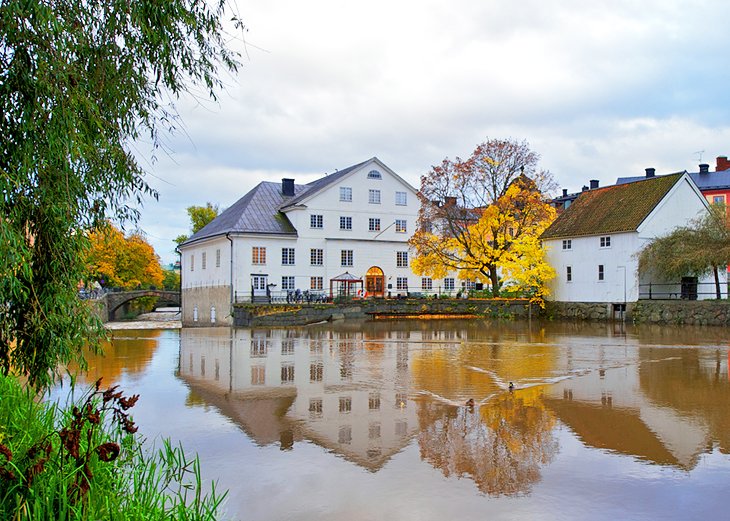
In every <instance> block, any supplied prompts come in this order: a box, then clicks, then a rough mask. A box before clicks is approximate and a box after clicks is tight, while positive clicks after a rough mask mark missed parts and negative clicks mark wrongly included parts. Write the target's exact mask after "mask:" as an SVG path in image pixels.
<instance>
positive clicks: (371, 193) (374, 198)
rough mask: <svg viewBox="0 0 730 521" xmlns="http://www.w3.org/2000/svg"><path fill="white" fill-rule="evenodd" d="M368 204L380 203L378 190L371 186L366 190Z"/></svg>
mask: <svg viewBox="0 0 730 521" xmlns="http://www.w3.org/2000/svg"><path fill="white" fill-rule="evenodd" d="M368 204H380V190H376V189H373V188H371V189H369V190H368Z"/></svg>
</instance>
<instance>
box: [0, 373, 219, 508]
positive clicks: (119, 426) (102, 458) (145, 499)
mask: <svg viewBox="0 0 730 521" xmlns="http://www.w3.org/2000/svg"><path fill="white" fill-rule="evenodd" d="M137 399H138V396H136V395H135V396H124V394H123V393H122V392H121V391H120V390H119V389H118V388H117V387H116V386H114V387H110V388H108V389H106V390H103V391H102V390H101V380H99V381H97V383H96V385H95V386H94V387H93V388H91V389H89V390H88V391H87V392H86V393H85V394H84V396H82V397H81V398H80V399H79V400H77V401H75V402H74V403H72V404H69V405H67V406H63V407H61V406H59V405H57V404H55V403H50V402H44V401H39V400H37V399H36V396H35V395H34V394H33V393H32V392H31V391H30V390H29V389H27V388H25V387H23V386H22V385H21V384H20V383H19V382H18V381H17V380H16V379H15V378H14V377H12V376H4V375H0V519H12V520H18V521H21V520H28V521H30V520H38V519H54V520H87V519H88V520H98V519H108V520H132V519H134V520H138V519H145V520H158V519H159V520H163V519H165V520H169V519H176V520H178V519H179V520H213V519H219V518H220V515H219V510H220V509H221V504H222V501H223V500H224V498H225V496H226V493H222V494H221V493H219V492H218V491H217V490H216V487H215V483H213V484H212V485H211V488H210V490H209V491H207V490H206V488H205V486H204V484H203V483H202V482H201V478H200V462H199V460H198V458H197V457H192V458H191V457H189V456H188V455H186V454H185V452H184V450H183V448H182V447H181V446H179V445H178V446H174V445H173V444H172V443H171V442H170V441H169V440H165V441H163V442H162V444H161V446H160V447H158V448H154V447H151V448H147V447H145V446H144V443H143V442H142V441H141V440H140V438H139V435H138V434H137V433H136V431H137V426H136V425H135V424H134V421H133V420H132V417H131V415H130V410H131V409H132V408H133V407H134V405H135V403H136V401H137Z"/></svg>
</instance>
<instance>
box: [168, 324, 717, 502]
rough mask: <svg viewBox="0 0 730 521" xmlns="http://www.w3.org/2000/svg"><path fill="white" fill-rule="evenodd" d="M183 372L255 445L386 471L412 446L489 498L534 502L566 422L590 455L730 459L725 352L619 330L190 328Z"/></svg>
mask: <svg viewBox="0 0 730 521" xmlns="http://www.w3.org/2000/svg"><path fill="white" fill-rule="evenodd" d="M439 327H441V328H442V329H439ZM660 334H661V335H666V331H664V330H663V331H662V332H660ZM643 343H647V344H648V345H649V347H647V346H643V345H642V344H643ZM651 346H654V347H651ZM708 353H711V354H712V356H709V355H708ZM179 364H180V366H179V375H180V377H181V378H182V379H184V380H185V381H186V382H187V383H188V384H189V386H190V387H191V391H192V392H194V393H195V395H196V396H197V397H199V398H200V399H202V400H204V401H205V402H207V403H209V404H212V405H214V406H216V407H218V408H219V409H220V411H221V412H222V413H223V414H225V415H227V416H228V417H230V418H231V419H232V420H233V421H234V422H236V424H237V425H239V426H240V427H241V428H242V429H243V430H244V431H245V432H246V434H247V435H248V436H249V437H250V438H251V439H252V440H253V441H255V442H256V443H258V444H260V445H270V444H278V446H279V447H280V448H281V449H282V450H292V449H294V448H295V447H296V442H298V441H303V440H306V441H310V442H313V443H316V444H317V445H320V446H321V447H323V448H325V449H327V450H328V451H330V452H332V453H334V454H337V455H339V456H341V457H343V458H345V459H347V460H348V461H351V462H353V463H356V464H357V465H359V466H361V467H363V468H365V469H368V470H370V471H373V472H375V471H378V470H379V469H380V468H382V467H383V465H384V464H385V463H386V462H387V461H388V460H389V459H390V458H391V457H392V456H393V455H395V454H396V453H398V452H399V451H401V450H402V449H403V448H404V447H406V446H407V445H409V444H410V443H411V442H413V441H414V440H415V441H416V442H417V444H418V448H419V450H420V454H421V458H422V459H423V460H424V461H426V462H428V463H429V464H430V465H432V466H433V467H435V468H437V469H439V470H440V471H441V472H442V473H443V474H444V475H445V476H455V477H464V478H468V479H471V480H473V481H474V483H475V484H476V486H477V487H478V489H479V490H480V491H481V492H483V493H485V494H489V495H502V494H507V495H513V494H523V493H527V492H529V491H530V490H531V487H532V486H533V485H534V484H535V483H537V482H538V481H539V480H540V476H541V469H542V468H543V467H544V466H545V465H548V464H549V463H550V462H551V461H553V460H554V458H555V455H556V454H557V452H558V450H559V447H558V441H557V437H556V436H557V435H556V430H555V429H556V426H557V425H564V426H566V427H567V428H568V429H569V431H570V432H572V433H573V434H574V435H575V436H576V437H577V438H578V439H579V440H580V441H581V442H582V443H583V445H584V446H585V447H587V448H596V449H600V450H602V451H609V452H610V453H613V454H616V455H622V456H629V457H631V458H634V459H638V460H641V461H644V462H647V463H651V464H658V465H665V466H672V467H675V468H680V469H686V470H689V469H691V468H693V467H694V466H695V465H696V464H697V462H698V460H699V457H700V455H701V454H703V453H706V452H708V451H711V450H713V447H714V446H716V445H717V446H719V448H720V450H721V451H723V452H727V451H728V448H729V447H730V444H729V443H728V436H729V434H728V433H730V423H729V422H730V414H729V413H728V411H727V408H726V407H724V406H723V405H722V404H727V403H728V400H729V399H730V391H729V390H728V374H727V365H726V364H727V358H726V356H725V351H724V350H723V351H720V350H719V349H718V350H716V353H715V352H713V351H710V350H708V349H702V350H699V349H694V348H688V347H685V348H680V347H669V348H667V347H665V348H659V347H656V346H655V344H651V339H647V338H640V337H639V335H637V334H635V333H634V332H633V331H632V330H630V329H629V330H628V331H627V330H624V329H623V328H620V330H618V331H617V330H616V329H615V328H613V327H612V326H595V325H590V326H575V325H570V324H559V325H546V326H544V327H538V328H534V329H527V330H526V329H525V327H524V325H520V324H516V325H510V324H507V325H503V324H500V326H499V327H498V328H496V327H494V328H492V327H485V325H484V324H483V323H479V322H476V321H472V322H463V323H461V324H459V325H458V327H454V325H449V326H448V327H445V326H439V325H433V324H419V323H413V322H411V323H404V322H400V323H392V324H382V323H381V324H356V325H351V326H350V325H347V324H345V325H342V326H340V327H339V328H332V327H331V326H329V325H327V326H322V327H310V328H303V329H273V330H269V329H252V330H251V329H234V330H232V329H225V328H209V329H184V330H182V331H181V346H180V362H179ZM509 381H515V382H516V384H517V386H516V389H515V390H514V391H509V389H508V382H509ZM469 398H473V399H474V400H475V403H476V405H475V406H474V407H467V406H465V403H466V400H467V399H469Z"/></svg>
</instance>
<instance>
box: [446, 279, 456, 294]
mask: <svg viewBox="0 0 730 521" xmlns="http://www.w3.org/2000/svg"><path fill="white" fill-rule="evenodd" d="M455 287H456V281H455V280H454V278H453V277H447V278H445V279H444V290H445V291H454V288H455Z"/></svg>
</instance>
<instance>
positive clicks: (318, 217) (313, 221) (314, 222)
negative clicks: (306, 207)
mask: <svg viewBox="0 0 730 521" xmlns="http://www.w3.org/2000/svg"><path fill="white" fill-rule="evenodd" d="M309 227H310V228H313V229H315V230H321V229H322V228H324V217H323V216H322V214H312V215H310V216H309Z"/></svg>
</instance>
